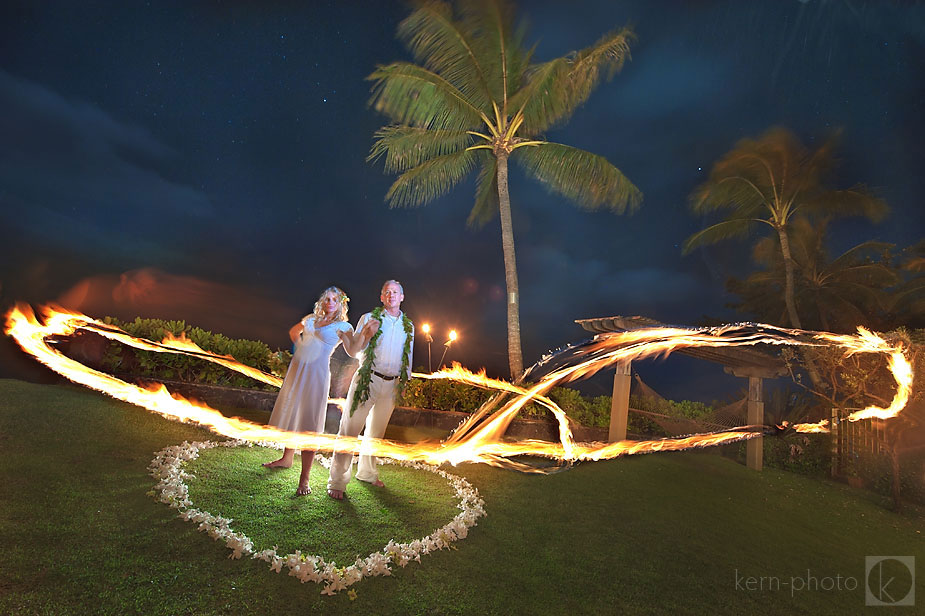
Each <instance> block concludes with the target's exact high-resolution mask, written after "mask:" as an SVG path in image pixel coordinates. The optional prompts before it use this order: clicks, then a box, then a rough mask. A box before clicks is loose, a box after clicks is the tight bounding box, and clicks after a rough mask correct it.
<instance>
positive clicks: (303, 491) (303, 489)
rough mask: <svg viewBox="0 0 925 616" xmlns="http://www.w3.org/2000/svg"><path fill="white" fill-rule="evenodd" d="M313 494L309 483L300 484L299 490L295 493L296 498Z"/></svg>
mask: <svg viewBox="0 0 925 616" xmlns="http://www.w3.org/2000/svg"><path fill="white" fill-rule="evenodd" d="M311 493H312V488H311V486H310V485H308V482H307V481H306V482H305V483H304V484H303V483H301V482H300V483H299V489H298V490H296V491H295V495H296V496H305V495H307V494H311Z"/></svg>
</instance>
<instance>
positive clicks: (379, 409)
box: [328, 280, 414, 500]
mask: <svg viewBox="0 0 925 616" xmlns="http://www.w3.org/2000/svg"><path fill="white" fill-rule="evenodd" d="M379 299H381V300H382V306H380V307H378V308H376V309H374V310H373V311H372V312H367V313H366V314H364V315H363V316H362V317H360V320H359V322H358V323H357V328H356V331H357V333H358V335H357V336H356V337H355V338H354V339H353V340H349V341H348V340H347V339H345V340H344V349H345V350H346V351H347V353H349V354H350V355H352V356H353V357H356V358H357V359H359V360H360V367H359V369H358V370H357V371H356V374H354V375H353V380H352V381H351V382H350V389H349V391H348V392H347V404H346V408H345V409H344V413H343V415H341V418H340V430H338V432H337V434H338V435H340V436H353V437H355V436H358V435H359V434H360V430H362V429H363V426H364V425H365V426H366V430H365V432H364V433H363V443H362V444H361V445H360V463H359V466H358V467H357V474H356V478H357V479H359V480H360V481H366V482H368V483H371V484H373V485H374V486H380V487H381V486H382V485H383V483H382V482H381V481H380V480H379V472H378V471H377V470H376V462H377V460H376V458H375V457H374V456H372V455H370V454H369V451H370V444H369V440H368V439H371V438H374V439H379V438H382V436H383V435H384V434H385V428H386V426H387V425H388V423H389V418H390V417H391V416H392V410H393V409H394V408H395V400H396V399H397V398H398V396H400V395H401V392H402V390H403V389H404V388H405V385H407V383H408V379H409V378H411V357H412V351H413V348H414V324H413V323H412V322H411V319H409V318H408V317H407V316H406V315H405V314H404V313H403V312H402V311H401V303H402V301H403V300H404V299H405V293H404V290H403V289H402V286H401V283H399V282H398V281H397V280H389V281H387V282H386V283H385V284H384V285H382V293H381V294H380V296H379ZM366 341H368V343H367V342H366ZM348 342H352V343H353V344H350V345H348V344H347V343H348ZM352 463H353V454H352V453H335V454H334V458H333V460H332V461H331V474H330V477H329V478H328V496H330V497H331V498H334V499H337V500H342V499H343V498H344V490H345V489H346V487H347V483H348V482H349V481H350V469H351V466H352Z"/></svg>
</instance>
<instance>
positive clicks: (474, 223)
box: [466, 153, 498, 227]
mask: <svg viewBox="0 0 925 616" xmlns="http://www.w3.org/2000/svg"><path fill="white" fill-rule="evenodd" d="M480 158H481V162H482V167H481V169H479V179H478V181H477V183H476V189H475V205H473V206H472V211H471V212H469V219H468V220H467V221H466V224H468V225H469V226H470V227H481V226H483V225H484V224H485V223H487V222H488V221H489V220H491V219H492V218H494V217H495V214H497V213H498V159H497V158H495V156H494V155H493V154H488V153H483V154H481V155H480Z"/></svg>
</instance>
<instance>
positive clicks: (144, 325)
mask: <svg viewBox="0 0 925 616" xmlns="http://www.w3.org/2000/svg"><path fill="white" fill-rule="evenodd" d="M103 322H104V323H106V324H108V325H114V326H116V327H118V328H120V329H122V330H123V331H125V332H126V333H128V334H130V335H132V336H135V337H137V338H145V339H148V340H153V341H155V342H159V341H161V340H163V339H164V337H165V336H166V335H167V334H168V333H169V334H171V335H173V336H175V337H178V336H181V335H183V336H185V337H186V338H187V339H189V340H190V341H191V342H193V343H195V344H196V345H198V346H199V347H200V348H201V349H203V350H204V351H209V352H211V353H215V354H216V355H225V356H230V357H232V358H233V359H235V360H236V361H238V362H239V363H242V364H244V365H246V366H250V367H252V368H257V369H258V370H262V371H264V372H270V373H272V374H276V375H277V376H282V375H284V374H285V371H286V368H287V367H288V365H289V361H290V360H291V359H292V355H291V353H289V351H271V350H270V347H268V346H267V345H266V344H265V343H263V342H260V341H257V340H244V339H232V338H228V337H226V336H223V335H222V334H213V333H212V332H210V331H206V330H204V329H202V328H199V327H193V326H191V325H188V324H187V323H186V322H185V321H165V320H163V319H142V318H140V317H138V318H136V319H135V320H134V321H120V320H119V319H116V318H114V317H106V318H105V319H103ZM102 368H103V369H104V370H108V371H110V372H115V373H120V372H121V373H130V374H133V375H135V376H140V377H148V378H151V379H167V380H178V381H185V382H189V383H204V384H209V385H223V386H230V387H250V388H258V389H268V390H273V389H275V388H274V387H272V386H271V385H266V384H264V383H260V382H258V381H254V380H253V379H251V378H250V377H247V376H244V375H243V374H240V373H237V372H235V371H233V370H229V369H228V368H225V367H224V366H220V365H219V364H215V363H212V362H209V361H206V360H203V359H198V358H195V357H190V356H188V355H181V354H178V353H157V352H155V351H143V350H141V349H135V348H132V347H128V346H125V345H123V344H121V343H119V342H110V343H109V346H108V348H107V349H106V352H105V354H104V356H103V360H102Z"/></svg>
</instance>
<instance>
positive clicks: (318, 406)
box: [269, 315, 353, 433]
mask: <svg viewBox="0 0 925 616" xmlns="http://www.w3.org/2000/svg"><path fill="white" fill-rule="evenodd" d="M302 326H303V327H304V328H305V330H304V331H303V332H302V335H301V336H300V338H299V339H298V340H296V350H295V354H294V355H293V356H292V362H290V364H289V370H288V371H287V372H286V378H285V379H284V380H283V386H282V387H281V388H280V390H279V396H277V398H276V403H275V404H274V405H273V413H272V414H271V415H270V421H269V425H271V426H275V427H277V428H279V429H281V430H287V431H289V432H319V433H320V432H324V419H325V416H326V414H327V409H328V392H329V391H330V389H331V355H332V354H333V353H334V349H336V348H337V345H338V344H340V338H338V336H337V332H338V330H345V331H353V326H351V325H350V323H348V322H347V321H334V322H333V323H329V324H328V325H325V326H324V327H320V328H318V329H315V317H314V316H313V315H310V316H308V317H306V318H305V319H303V320H302Z"/></svg>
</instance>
